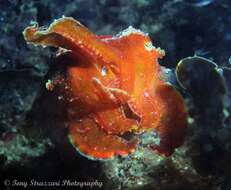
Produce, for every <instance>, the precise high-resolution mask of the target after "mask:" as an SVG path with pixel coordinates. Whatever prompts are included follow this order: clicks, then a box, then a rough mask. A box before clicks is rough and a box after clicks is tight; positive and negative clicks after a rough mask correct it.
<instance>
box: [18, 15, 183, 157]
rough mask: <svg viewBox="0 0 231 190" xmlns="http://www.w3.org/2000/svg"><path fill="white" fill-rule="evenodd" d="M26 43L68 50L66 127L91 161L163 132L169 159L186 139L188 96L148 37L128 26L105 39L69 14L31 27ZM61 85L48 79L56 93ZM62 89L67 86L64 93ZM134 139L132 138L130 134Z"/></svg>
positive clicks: (160, 148) (161, 150) (157, 147)
mask: <svg viewBox="0 0 231 190" xmlns="http://www.w3.org/2000/svg"><path fill="white" fill-rule="evenodd" d="M23 34H24V37H25V40H26V41H27V42H30V43H33V44H39V45H42V46H53V47H57V48H58V47H59V49H60V50H59V51H58V56H63V55H64V54H65V55H66V54H68V55H69V57H71V58H72V59H70V60H71V62H70V64H68V65H67V71H66V75H65V79H64V80H61V82H60V83H63V84H65V89H68V90H66V91H68V93H65V90H64V93H63V94H64V96H65V97H66V99H67V100H68V101H67V102H68V103H67V113H68V125H69V127H68V129H69V139H70V142H71V143H72V144H73V146H74V147H75V148H76V149H77V150H78V151H79V152H80V153H82V154H83V155H85V156H87V157H89V158H92V159H108V158H113V157H114V156H115V155H121V156H126V155H128V154H130V153H132V152H134V150H135V149H136V147H137V145H138V142H139V140H138V137H139V134H142V133H143V132H148V131H153V130H155V132H157V134H158V136H159V138H160V143H159V144H156V145H150V148H152V150H155V151H156V152H158V153H159V154H162V155H165V156H169V155H171V154H172V153H173V152H174V149H175V148H177V147H179V146H180V145H182V144H183V141H184V136H185V131H186V128H187V113H186V110H185V105H184V101H183V98H182V96H181V95H180V94H179V93H178V92H177V91H176V90H175V89H174V87H173V86H171V85H170V84H169V83H168V82H166V81H164V80H163V68H161V67H160V65H159V64H158V59H159V58H162V57H163V56H164V54H165V52H164V51H163V50H161V49H160V48H155V47H154V46H153V45H152V42H151V39H150V38H149V36H148V35H147V34H145V33H143V32H141V31H140V30H137V29H134V28H133V27H131V26H130V27H129V28H128V29H126V30H124V31H122V32H120V33H119V34H117V35H115V36H100V35H96V34H94V33H92V32H91V31H89V30H88V29H87V28H86V27H85V26H83V25H82V24H81V23H79V22H78V21H76V20H75V19H73V18H70V17H63V18H60V19H58V20H55V21H54V22H53V23H52V24H51V25H50V26H49V28H47V29H44V28H43V29H42V28H39V27H38V26H30V27H27V28H26V29H25V30H24V32H23ZM57 84H58V82H55V81H49V82H48V83H47V85H46V86H47V89H48V90H53V89H54V88H55V86H56V85H57ZM62 92H63V91H62ZM128 133H129V134H134V136H135V138H132V139H131V138H126V134H128Z"/></svg>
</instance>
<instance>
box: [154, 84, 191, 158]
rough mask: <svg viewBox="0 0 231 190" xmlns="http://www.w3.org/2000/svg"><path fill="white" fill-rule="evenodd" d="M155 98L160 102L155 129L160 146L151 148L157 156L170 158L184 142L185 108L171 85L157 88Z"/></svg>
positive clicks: (180, 97) (181, 99)
mask: <svg viewBox="0 0 231 190" xmlns="http://www.w3.org/2000/svg"><path fill="white" fill-rule="evenodd" d="M156 98H157V99H158V101H159V102H162V107H161V113H162V114H161V118H160V122H159V125H158V126H157V127H156V131H157V133H158V135H159V137H160V144H159V145H153V146H151V147H152V149H153V150H155V151H157V152H158V153H159V154H163V155H165V156H170V155H171V154H172V153H173V152H174V149H175V148H177V147H179V146H181V145H182V144H183V142H184V137H185V134H186V128H187V113H186V108H185V105H184V101H183V98H182V96H181V95H180V94H179V92H177V91H176V90H175V89H174V88H173V87H172V86H171V85H168V84H163V85H160V86H158V87H157V89H156Z"/></svg>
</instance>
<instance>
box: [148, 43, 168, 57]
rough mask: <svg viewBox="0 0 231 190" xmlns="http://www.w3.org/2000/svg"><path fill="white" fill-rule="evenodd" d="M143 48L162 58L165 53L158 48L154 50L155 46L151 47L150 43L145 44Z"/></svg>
mask: <svg viewBox="0 0 231 190" xmlns="http://www.w3.org/2000/svg"><path fill="white" fill-rule="evenodd" d="M144 48H145V49H146V50H147V51H157V52H158V53H159V54H160V55H162V56H164V55H165V51H164V50H163V49H161V48H160V47H158V48H156V47H155V46H153V45H152V42H146V43H145V44H144Z"/></svg>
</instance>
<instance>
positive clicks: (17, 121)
mask: <svg viewBox="0 0 231 190" xmlns="http://www.w3.org/2000/svg"><path fill="white" fill-rule="evenodd" d="M62 15H65V16H71V17H74V18H75V19H77V20H79V21H80V22H82V23H83V24H84V25H86V26H88V27H89V28H90V29H91V30H92V31H94V32H95V33H97V34H116V33H118V32H119V31H121V30H122V29H125V28H127V27H128V26H129V25H132V26H134V27H135V28H139V29H141V30H142V31H144V32H147V33H149V34H150V36H151V38H152V40H153V43H154V45H155V46H157V47H158V46H160V47H161V48H163V49H165V51H166V56H165V58H164V59H163V60H162V61H161V64H162V65H163V66H166V67H168V68H171V69H172V70H174V69H175V67H176V64H177V63H178V62H179V61H180V60H181V59H182V58H185V57H188V56H193V55H198V56H202V57H205V58H208V59H210V60H213V61H214V62H215V63H216V64H217V65H218V66H219V68H218V69H217V71H219V72H217V73H216V74H215V75H208V72H213V71H210V70H209V69H208V70H207V69H206V68H203V69H200V68H199V71H198V70H197V69H198V68H195V70H194V68H191V70H190V71H189V72H188V75H187V76H186V78H187V79H188V80H190V82H191V83H190V84H191V86H190V88H189V89H188V91H187V90H183V89H182V88H181V87H180V86H179V85H178V84H176V86H177V88H178V90H179V91H181V93H182V94H183V96H184V98H185V102H186V104H187V109H188V112H189V118H188V123H189V127H188V131H187V136H186V140H185V143H184V145H183V146H182V147H180V148H178V149H177V150H176V151H175V153H174V154H173V155H172V156H171V157H169V158H164V157H161V156H158V155H157V154H155V153H153V152H150V151H148V150H146V149H142V148H138V150H137V151H136V152H135V153H134V154H132V155H131V156H129V157H126V158H121V157H116V158H115V159H113V160H109V161H92V160H89V159H87V158H85V157H83V156H81V155H80V154H79V153H77V152H76V151H75V149H74V148H73V147H72V146H71V145H70V143H69V142H68V139H67V137H66V136H67V129H66V128H65V127H64V126H65V119H63V109H62V107H58V105H57V104H56V102H55V101H53V100H52V98H51V97H49V94H48V93H47V91H46V90H45V85H44V84H45V81H46V80H47V79H48V76H49V74H50V72H51V67H50V65H51V63H52V60H53V59H52V58H53V57H54V52H55V49H53V48H45V49H43V48H41V47H34V46H32V45H28V44H26V42H25V40H24V38H23V35H22V31H23V29H24V28H25V27H27V26H28V25H31V23H32V22H37V23H38V24H39V25H40V26H44V25H46V26H48V24H50V23H51V22H52V21H53V20H54V19H57V18H60V17H61V16H62ZM230 47H231V1H230V0H213V1H212V0H211V1H208V0H207V1H205V0H204V1H203V0H201V1H199V0H198V1H193V0H65V1H63V0H33V1H32V0H0V181H1V187H3V188H4V185H5V187H6V188H7V186H8V185H9V187H8V189H9V188H10V189H11V188H12V189H13V187H15V186H20V185H23V184H22V183H18V184H16V183H14V182H15V181H14V180H17V181H18V182H28V183H29V182H30V180H35V181H38V182H45V181H48V182H49V181H50V182H52V181H56V182H57V181H59V180H70V181H72V182H84V181H85V182H89V181H91V182H94V181H98V182H101V183H102V186H94V187H92V188H91V189H105V190H114V189H115V190H117V189H130V190H136V189H137V190H138V189H147V190H181V189H184V190H185V189H187V190H230V189H231V164H230V163H231V130H230V129H231V117H230V111H231V107H230V103H231V92H230V89H231V71H230V69H229V67H230V62H229V57H230V56H231V52H230ZM194 76H197V77H196V78H195V77H194ZM214 76H215V77H214ZM221 80H222V82H221ZM149 138H150V136H147V137H145V136H144V137H143V144H145V143H146V141H147V142H148V141H149ZM6 180H7V181H6ZM8 182H9V183H8ZM4 183H5V184H4ZM14 184H15V185H14ZM75 185H76V184H72V185H70V184H69V186H68V185H66V186H65V187H66V188H68V187H72V188H73V186H75ZM65 187H62V189H64V188H65ZM3 188H0V189H3ZM27 188H29V187H27ZM37 188H38V189H59V187H58V186H56V187H48V186H42V187H39V186H37ZM76 188H77V187H76ZM82 189H90V187H89V186H87V185H86V184H85V186H83V187H82Z"/></svg>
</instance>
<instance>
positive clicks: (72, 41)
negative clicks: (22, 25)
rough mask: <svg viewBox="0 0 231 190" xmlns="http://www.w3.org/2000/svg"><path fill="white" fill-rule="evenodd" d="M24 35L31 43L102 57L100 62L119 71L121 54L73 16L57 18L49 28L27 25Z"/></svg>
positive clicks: (92, 56)
mask: <svg viewBox="0 0 231 190" xmlns="http://www.w3.org/2000/svg"><path fill="white" fill-rule="evenodd" d="M23 35H24V38H25V40H26V41H27V42H29V43H33V44H39V45H43V46H53V47H62V48H65V49H67V50H71V51H73V53H75V52H78V54H79V53H81V54H82V55H85V56H86V57H91V58H93V59H100V62H99V64H104V65H108V66H109V67H110V68H112V69H113V70H114V71H115V72H119V71H118V70H119V68H118V63H121V60H120V55H118V53H117V52H115V50H112V48H111V47H110V46H109V45H107V44H106V43H104V42H103V41H102V40H101V39H100V37H99V36H97V35H95V34H94V33H92V32H91V31H89V30H88V29H87V28H86V27H85V26H83V25H82V24H81V23H80V22H78V21H76V20H75V19H73V18H71V17H63V18H60V19H57V20H55V21H54V22H53V23H52V24H51V25H50V26H49V28H47V29H42V28H39V27H38V26H37V25H34V26H30V27H27V28H26V29H25V30H24V32H23ZM103 38H104V37H103Z"/></svg>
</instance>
